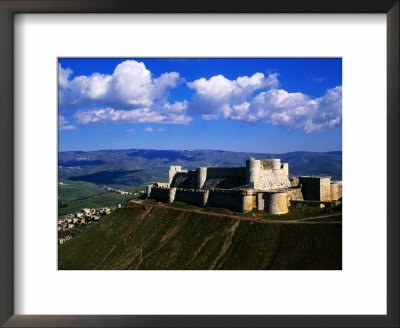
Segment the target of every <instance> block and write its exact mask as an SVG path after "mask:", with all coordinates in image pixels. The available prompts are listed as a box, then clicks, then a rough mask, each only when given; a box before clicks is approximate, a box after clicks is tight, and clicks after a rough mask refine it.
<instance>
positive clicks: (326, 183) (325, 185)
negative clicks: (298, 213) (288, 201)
mask: <svg viewBox="0 0 400 328" xmlns="http://www.w3.org/2000/svg"><path fill="white" fill-rule="evenodd" d="M330 181H331V178H330V177H320V176H309V177H308V176H307V177H300V178H299V182H300V184H301V191H302V193H303V197H304V200H318V201H330V200H331V188H330V184H331V183H330Z"/></svg>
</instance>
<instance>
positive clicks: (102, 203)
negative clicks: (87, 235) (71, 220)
mask: <svg viewBox="0 0 400 328" xmlns="http://www.w3.org/2000/svg"><path fill="white" fill-rule="evenodd" d="M133 198H135V197H134V196H132V195H120V194H114V193H105V194H101V195H95V196H91V197H88V198H83V199H77V200H73V201H70V202H67V203H65V204H64V205H63V206H64V207H61V208H59V209H58V215H59V216H60V215H65V214H70V213H77V212H80V211H81V210H82V208H99V207H113V206H117V205H118V204H122V205H125V204H126V203H127V202H128V201H129V200H131V199H133Z"/></svg>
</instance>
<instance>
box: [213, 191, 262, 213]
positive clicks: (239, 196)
mask: <svg viewBox="0 0 400 328" xmlns="http://www.w3.org/2000/svg"><path fill="white" fill-rule="evenodd" d="M253 197H254V196H253V195H252V194H247V193H245V192H242V191H237V190H210V194H209V196H208V206H213V207H225V208H229V209H231V210H233V211H237V212H247V211H251V210H252V209H253Z"/></svg>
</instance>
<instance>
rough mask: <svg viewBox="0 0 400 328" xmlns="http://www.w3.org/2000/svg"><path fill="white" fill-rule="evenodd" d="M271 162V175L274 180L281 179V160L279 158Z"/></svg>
mask: <svg viewBox="0 0 400 328" xmlns="http://www.w3.org/2000/svg"><path fill="white" fill-rule="evenodd" d="M271 162H272V174H273V176H274V177H275V178H276V179H279V180H280V178H281V160H280V159H279V158H274V159H271Z"/></svg>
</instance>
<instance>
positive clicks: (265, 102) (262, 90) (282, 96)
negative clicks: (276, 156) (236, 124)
mask: <svg viewBox="0 0 400 328" xmlns="http://www.w3.org/2000/svg"><path fill="white" fill-rule="evenodd" d="M188 86H189V87H190V88H192V89H194V90H195V94H194V96H193V102H192V104H190V106H189V108H190V109H191V110H192V111H194V112H197V113H200V114H201V115H202V118H203V119H205V120H216V119H219V118H220V117H223V118H225V119H228V118H230V119H233V120H241V121H246V122H250V123H254V124H256V123H262V122H263V123H268V124H272V125H276V126H280V127H283V128H285V129H287V130H294V129H297V128H301V129H303V130H304V131H305V132H306V133H310V132H317V131H323V130H325V129H328V128H333V127H337V126H340V124H341V117H342V87H341V86H338V87H336V88H333V89H328V90H327V91H326V94H325V95H324V96H322V97H320V98H315V99H312V98H310V97H309V96H307V95H305V94H303V93H301V92H294V93H290V92H287V91H286V90H283V89H278V86H279V81H278V79H277V74H276V73H275V74H270V75H269V76H268V77H267V78H265V77H264V75H263V74H262V73H256V74H254V75H253V76H251V77H248V76H242V77H238V78H237V79H236V80H229V79H227V78H225V77H224V76H222V75H216V76H213V77H211V78H210V79H209V80H206V79H204V78H201V79H198V80H196V81H193V82H190V83H188Z"/></svg>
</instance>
